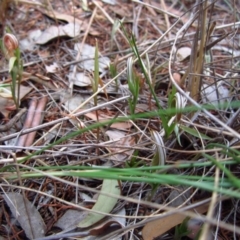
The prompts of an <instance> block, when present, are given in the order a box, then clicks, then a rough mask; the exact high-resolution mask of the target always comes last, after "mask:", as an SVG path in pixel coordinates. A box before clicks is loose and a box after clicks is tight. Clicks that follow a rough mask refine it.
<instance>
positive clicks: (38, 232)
mask: <svg viewBox="0 0 240 240" xmlns="http://www.w3.org/2000/svg"><path fill="white" fill-rule="evenodd" d="M3 197H4V200H5V201H6V203H7V205H8V206H9V208H10V210H11V213H12V215H13V216H14V217H15V218H16V220H17V221H18V222H19V224H20V225H21V227H22V229H23V230H24V232H25V234H26V236H27V237H28V238H29V239H35V238H41V237H44V236H45V232H46V226H45V223H44V222H43V219H42V217H41V215H40V214H39V212H38V211H37V209H36V208H35V207H34V206H33V205H32V203H31V202H29V201H28V200H27V199H26V198H24V197H23V196H22V195H21V194H19V193H15V192H13V193H5V194H4V196H3ZM25 206H26V208H27V209H26V208H25Z"/></svg>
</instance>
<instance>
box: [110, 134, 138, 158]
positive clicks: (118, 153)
mask: <svg viewBox="0 0 240 240" xmlns="http://www.w3.org/2000/svg"><path fill="white" fill-rule="evenodd" d="M106 135H107V136H108V137H109V140H111V141H114V143H113V144H112V145H113V147H108V150H109V151H110V152H111V153H115V154H114V155H113V156H111V157H110V158H111V159H112V160H116V161H123V160H125V159H126V158H127V157H129V156H130V155H132V154H133V152H134V150H133V149H129V150H127V151H124V152H122V151H123V150H124V148H117V147H116V146H121V147H128V148H129V147H133V146H134V145H135V139H134V138H133V137H130V136H128V135H126V133H124V132H122V131H118V130H108V131H106Z"/></svg>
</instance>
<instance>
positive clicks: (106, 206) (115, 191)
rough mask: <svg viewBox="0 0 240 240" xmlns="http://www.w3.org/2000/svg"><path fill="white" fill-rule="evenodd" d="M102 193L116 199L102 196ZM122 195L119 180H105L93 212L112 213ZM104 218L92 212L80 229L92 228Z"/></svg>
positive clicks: (83, 221) (81, 223)
mask: <svg viewBox="0 0 240 240" xmlns="http://www.w3.org/2000/svg"><path fill="white" fill-rule="evenodd" d="M102 193H106V194H111V195H115V196H116V198H115V197H110V196H107V195H105V194H102ZM120 193H121V191H120V188H119V185H118V181H117V180H111V179H104V180H103V184H102V189H101V192H100V195H99V197H98V200H97V202H96V203H95V205H94V206H93V208H92V210H95V211H99V212H102V213H110V212H111V211H112V209H113V208H114V206H115V205H116V203H117V201H118V199H117V197H118V196H120ZM104 217H105V215H104V214H100V213H95V212H90V213H89V214H88V215H87V216H86V218H84V219H83V220H82V221H81V222H80V223H79V224H78V227H79V228H86V227H90V226H92V225H93V224H95V223H97V222H98V221H100V220H101V219H103V218H104Z"/></svg>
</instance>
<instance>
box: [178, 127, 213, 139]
mask: <svg viewBox="0 0 240 240" xmlns="http://www.w3.org/2000/svg"><path fill="white" fill-rule="evenodd" d="M179 127H180V128H181V129H182V130H183V131H185V132H187V133H189V134H191V135H193V136H194V137H198V138H202V139H205V140H211V138H210V137H208V136H207V135H205V134H203V133H200V132H198V131H197V130H195V129H193V128H189V127H186V126H183V125H179Z"/></svg>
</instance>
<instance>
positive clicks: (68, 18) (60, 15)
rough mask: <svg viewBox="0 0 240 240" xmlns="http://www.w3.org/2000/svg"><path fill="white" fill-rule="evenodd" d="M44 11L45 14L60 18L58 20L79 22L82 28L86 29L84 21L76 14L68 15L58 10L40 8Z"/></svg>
mask: <svg viewBox="0 0 240 240" xmlns="http://www.w3.org/2000/svg"><path fill="white" fill-rule="evenodd" d="M40 11H41V12H42V13H44V14H45V15H47V16H48V17H50V18H53V19H58V20H63V21H66V22H68V23H77V24H79V25H80V26H81V29H82V30H84V29H85V28H86V26H85V24H84V22H83V21H82V20H80V19H78V18H76V17H74V16H71V15H68V14H64V13H59V12H57V11H53V10H52V11H47V10H45V9H41V10H40Z"/></svg>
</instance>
